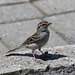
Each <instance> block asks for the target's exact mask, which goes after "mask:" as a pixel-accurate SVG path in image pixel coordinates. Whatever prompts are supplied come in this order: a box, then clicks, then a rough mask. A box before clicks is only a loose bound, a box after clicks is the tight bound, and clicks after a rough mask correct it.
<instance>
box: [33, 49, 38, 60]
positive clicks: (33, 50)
mask: <svg viewBox="0 0 75 75" xmlns="http://www.w3.org/2000/svg"><path fill="white" fill-rule="evenodd" d="M32 54H33V57H34V60H37V59H36V57H35V54H34V50H32Z"/></svg>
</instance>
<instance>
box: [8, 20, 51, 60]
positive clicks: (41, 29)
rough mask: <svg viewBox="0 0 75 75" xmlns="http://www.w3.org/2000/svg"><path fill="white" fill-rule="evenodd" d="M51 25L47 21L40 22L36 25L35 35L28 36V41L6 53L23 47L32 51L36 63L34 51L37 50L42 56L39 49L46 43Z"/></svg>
mask: <svg viewBox="0 0 75 75" xmlns="http://www.w3.org/2000/svg"><path fill="white" fill-rule="evenodd" d="M51 24H52V23H49V22H47V21H42V22H40V23H39V24H38V25H37V31H36V33H35V34H33V35H32V36H30V37H29V38H28V39H26V40H25V41H24V42H23V43H22V44H21V45H20V46H19V47H17V48H15V49H12V50H9V51H8V52H7V53H9V52H12V51H15V50H18V49H20V48H21V47H23V46H25V47H26V48H29V49H32V54H33V57H34V60H35V61H37V59H36V57H35V54H34V51H35V50H36V49H38V50H39V51H40V52H41V53H42V54H44V53H43V52H42V51H41V48H42V47H43V46H44V45H45V44H46V43H47V42H48V39H49V35H50V32H49V30H48V27H49V25H51Z"/></svg>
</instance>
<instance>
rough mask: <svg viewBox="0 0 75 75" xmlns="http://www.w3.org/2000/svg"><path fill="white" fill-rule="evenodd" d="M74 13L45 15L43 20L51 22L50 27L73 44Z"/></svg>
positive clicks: (74, 35)
mask: <svg viewBox="0 0 75 75" xmlns="http://www.w3.org/2000/svg"><path fill="white" fill-rule="evenodd" d="M74 18H75V13H69V14H62V15H58V16H52V17H46V18H45V20H48V21H49V22H52V23H53V24H52V26H51V27H52V28H53V30H55V32H56V33H57V34H58V35H59V36H61V37H62V38H63V39H64V40H65V41H67V42H68V43H70V44H75V21H74Z"/></svg>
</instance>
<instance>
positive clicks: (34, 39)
mask: <svg viewBox="0 0 75 75" xmlns="http://www.w3.org/2000/svg"><path fill="white" fill-rule="evenodd" d="M39 39H40V35H39V34H37V33H35V34H34V35H32V36H31V37H29V38H28V39H27V40H26V41H25V42H24V43H23V45H25V44H31V43H34V42H36V41H38V40H39Z"/></svg>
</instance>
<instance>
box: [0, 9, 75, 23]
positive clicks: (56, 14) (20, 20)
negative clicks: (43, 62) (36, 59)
mask: <svg viewBox="0 0 75 75" xmlns="http://www.w3.org/2000/svg"><path fill="white" fill-rule="evenodd" d="M69 13H75V10H74V11H66V12H61V13H54V14H51V15H44V13H42V14H43V15H44V16H43V17H40V18H39V17H37V18H32V19H18V20H15V21H9V22H6V21H5V22H0V24H10V23H15V22H22V21H26V20H34V19H44V18H46V17H51V16H58V15H62V14H69Z"/></svg>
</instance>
